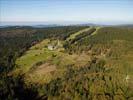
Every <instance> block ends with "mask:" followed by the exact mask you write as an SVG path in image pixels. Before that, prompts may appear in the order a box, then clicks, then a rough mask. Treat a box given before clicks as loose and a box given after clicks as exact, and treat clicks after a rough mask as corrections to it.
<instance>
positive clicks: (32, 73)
mask: <svg viewBox="0 0 133 100" xmlns="http://www.w3.org/2000/svg"><path fill="white" fill-rule="evenodd" d="M57 41H58V42H57ZM56 42H57V43H56ZM50 44H52V45H55V46H58V45H59V46H58V47H57V48H56V49H53V50H50V49H49V48H48V46H49V45H50ZM0 47H2V48H0V54H1V55H2V58H0V71H1V73H0V78H1V80H0V99H2V100H3V99H4V100H8V99H10V100H14V99H16V100H17V99H18V100H25V99H31V100H46V99H48V100H53V99H54V100H62V99H63V100H69V99H70V100H132V99H133V82H132V81H133V68H132V66H133V28H132V27H88V26H65V27H54V28H32V27H8V28H1V29H0Z"/></svg>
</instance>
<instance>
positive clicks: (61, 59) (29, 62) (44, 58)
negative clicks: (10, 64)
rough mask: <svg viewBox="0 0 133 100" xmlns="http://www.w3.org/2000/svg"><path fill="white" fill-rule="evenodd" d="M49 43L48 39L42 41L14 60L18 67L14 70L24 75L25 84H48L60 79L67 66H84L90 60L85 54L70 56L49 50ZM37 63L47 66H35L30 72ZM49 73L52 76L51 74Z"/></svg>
mask: <svg viewBox="0 0 133 100" xmlns="http://www.w3.org/2000/svg"><path fill="white" fill-rule="evenodd" d="M50 42H51V41H50V40H49V39H46V40H43V41H42V42H40V43H38V44H36V45H34V46H32V47H31V48H30V49H29V50H28V51H26V52H25V54H24V55H23V56H21V57H20V58H18V59H17V60H16V65H17V66H18V67H17V69H16V70H21V72H23V73H25V82H26V83H31V82H32V83H39V84H43V83H44V82H49V81H50V80H51V79H53V78H55V77H60V76H61V74H63V73H64V71H65V69H66V67H67V66H68V65H74V66H76V67H79V66H84V65H86V64H87V62H88V60H89V59H90V56H89V55H86V54H81V55H78V54H72V55H70V54H68V53H65V52H61V51H59V50H49V49H48V48H47V46H48V44H49V43H50ZM38 62H46V63H49V65H47V66H43V65H45V63H44V64H42V65H40V66H43V67H42V68H41V67H40V66H36V68H35V69H36V70H35V71H33V70H31V69H32V68H33V66H34V65H35V64H37V63H38ZM53 66H54V67H53ZM40 68H41V69H40ZM53 69H54V70H53ZM55 69H56V70H55ZM51 72H52V73H54V74H51Z"/></svg>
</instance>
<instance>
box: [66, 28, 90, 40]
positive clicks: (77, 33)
mask: <svg viewBox="0 0 133 100" xmlns="http://www.w3.org/2000/svg"><path fill="white" fill-rule="evenodd" d="M88 30H90V28H86V29H83V30H81V31H79V32H76V33H74V34H72V35H70V37H68V38H67V41H69V40H71V39H74V38H75V37H76V36H77V35H79V34H81V33H83V32H86V31H88Z"/></svg>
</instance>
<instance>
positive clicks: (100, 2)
mask: <svg viewBox="0 0 133 100" xmlns="http://www.w3.org/2000/svg"><path fill="white" fill-rule="evenodd" d="M0 22H49V23H59V22H64V23H65V22H70V23H72V22H86V23H105V24H106V23H111V24H113V23H114V24H115V23H118V24H119V23H132V24H133V0H0Z"/></svg>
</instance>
